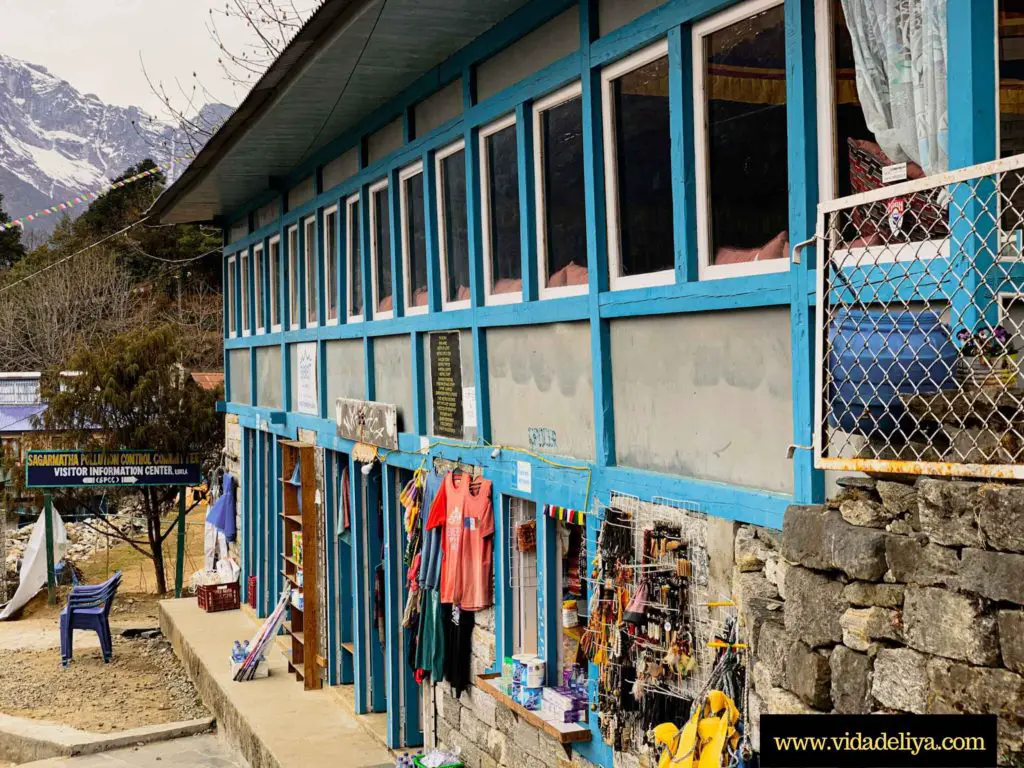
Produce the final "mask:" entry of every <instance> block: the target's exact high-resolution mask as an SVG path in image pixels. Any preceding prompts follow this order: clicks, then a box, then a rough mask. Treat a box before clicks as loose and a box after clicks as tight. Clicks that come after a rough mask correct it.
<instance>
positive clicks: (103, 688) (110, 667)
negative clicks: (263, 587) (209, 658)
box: [0, 508, 209, 768]
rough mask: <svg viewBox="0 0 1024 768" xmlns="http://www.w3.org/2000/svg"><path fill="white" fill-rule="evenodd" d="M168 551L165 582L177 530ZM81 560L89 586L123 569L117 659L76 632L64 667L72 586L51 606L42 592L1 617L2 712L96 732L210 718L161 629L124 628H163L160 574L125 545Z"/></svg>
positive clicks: (189, 552) (190, 563)
mask: <svg viewBox="0 0 1024 768" xmlns="http://www.w3.org/2000/svg"><path fill="white" fill-rule="evenodd" d="M205 516H206V509H205V508H200V509H197V510H195V511H194V512H192V513H191V514H190V515H189V516H188V521H187V531H186V558H185V568H184V577H185V578H184V581H185V588H186V594H187V588H188V579H189V576H191V574H192V573H193V572H194V571H196V570H197V569H198V568H200V567H202V562H203V523H204V520H205ZM164 551H165V557H166V558H167V560H166V574H167V584H168V586H169V587H171V588H172V589H173V585H174V558H175V554H176V540H175V534H172V535H171V536H170V537H168V539H167V541H166V542H165V546H164ZM76 565H77V566H78V567H79V568H80V569H81V570H82V573H83V577H84V580H85V582H86V583H90V584H96V583H98V582H101V581H103V580H105V579H106V578H107V577H108V576H109V575H110V574H112V573H113V572H114V571H116V570H121V571H122V574H123V577H122V583H121V588H120V590H119V591H118V595H117V597H116V598H115V601H114V606H113V609H112V611H111V616H110V624H111V632H112V635H113V640H114V659H113V661H112V662H111V663H109V664H104V663H103V659H102V656H101V655H100V650H99V643H98V641H97V638H96V635H95V633H92V632H76V633H75V642H74V648H75V655H74V660H73V661H72V663H71V665H70V666H69V667H68V668H67V669H63V668H62V667H61V666H60V634H59V623H58V622H59V616H60V611H61V609H62V608H63V606H64V604H65V602H66V599H65V595H66V594H67V591H68V588H66V587H60V588H59V592H58V600H57V605H56V606H50V605H47V602H46V591H45V590H44V591H43V592H42V593H41V594H39V595H37V596H36V598H35V599H34V600H33V601H32V602H31V603H29V604H28V605H27V606H25V608H24V609H23V610H22V611H21V615H20V617H19V618H18V619H17V620H14V621H7V622H0V712H3V713H5V714H8V715H14V716H17V717H28V718H32V719H35V720H50V721H53V722H59V723H63V724H65V725H69V726H72V727H74V728H78V729H81V730H85V731H93V732H97V733H107V732H111V731H122V730H127V729H130V728H138V727H141V726H146V725H157V724H161V723H170V722H175V721H178V720H190V719H193V718H198V717H207V716H208V714H209V713H208V712H207V711H206V709H205V708H204V707H203V705H202V702H201V701H200V700H199V699H198V697H197V695H196V692H195V689H194V688H193V687H192V684H191V683H190V682H189V681H188V678H187V677H186V675H185V672H184V670H183V669H182V667H181V664H180V663H179V662H178V660H177V657H175V655H174V653H173V651H172V650H171V647H170V645H169V644H168V643H167V642H166V641H165V640H164V639H163V638H162V637H158V638H153V639H128V638H124V637H122V636H121V631H122V630H124V629H129V628H131V629H155V628H157V627H159V623H160V622H159V610H158V605H157V604H158V602H159V600H160V598H161V596H160V595H156V594H152V593H151V591H152V590H153V589H154V587H155V581H156V580H155V577H154V574H153V563H152V561H151V560H150V559H149V558H146V557H145V556H143V555H142V554H140V553H138V552H136V551H135V550H134V549H132V548H131V547H129V546H127V545H125V544H119V545H117V546H115V547H113V548H112V549H110V550H109V551H106V552H98V553H97V554H96V555H95V556H94V557H93V558H91V559H89V560H87V561H84V562H80V563H76ZM171 596H172V597H173V593H171ZM0 768H3V763H0Z"/></svg>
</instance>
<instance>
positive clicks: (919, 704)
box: [871, 648, 928, 714]
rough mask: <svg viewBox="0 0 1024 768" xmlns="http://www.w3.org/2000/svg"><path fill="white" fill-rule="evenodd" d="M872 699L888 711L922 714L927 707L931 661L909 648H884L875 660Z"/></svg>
mask: <svg viewBox="0 0 1024 768" xmlns="http://www.w3.org/2000/svg"><path fill="white" fill-rule="evenodd" d="M871 695H872V696H874V698H875V699H876V700H877V701H878V703H879V704H881V705H882V706H883V707H887V708H888V709H897V710H900V711H902V712H914V713H916V714H921V713H923V712H924V711H925V710H926V708H927V706H928V657H927V656H925V655H924V654H923V653H918V652H917V651H914V650H911V649H910V648H883V649H882V650H880V651H879V652H878V655H877V656H876V657H875V669H874V678H873V679H872V681H871Z"/></svg>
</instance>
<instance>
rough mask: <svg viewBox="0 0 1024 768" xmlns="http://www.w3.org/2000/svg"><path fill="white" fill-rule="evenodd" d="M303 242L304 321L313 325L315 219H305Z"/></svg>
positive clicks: (314, 301) (315, 318) (315, 296)
mask: <svg viewBox="0 0 1024 768" xmlns="http://www.w3.org/2000/svg"><path fill="white" fill-rule="evenodd" d="M303 236H304V239H305V242H304V244H303V245H304V247H305V264H304V266H305V269H306V323H307V324H308V325H313V324H315V323H316V321H317V313H316V304H317V301H316V300H317V295H316V219H313V218H308V219H306V226H305V230H304V233H303Z"/></svg>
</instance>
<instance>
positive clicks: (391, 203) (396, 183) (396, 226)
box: [388, 168, 405, 317]
mask: <svg viewBox="0 0 1024 768" xmlns="http://www.w3.org/2000/svg"><path fill="white" fill-rule="evenodd" d="M401 183H402V181H401V179H399V178H398V169H397V168H395V169H393V170H392V171H391V172H390V173H389V174H388V210H389V211H390V215H389V216H388V221H389V222H390V223H391V232H390V235H391V305H392V306H393V307H394V316H395V317H401V316H402V315H404V314H405V291H404V290H403V286H404V284H405V283H404V279H403V277H402V273H403V271H404V270H403V268H402V267H403V264H402V227H404V226H405V223H404V222H403V221H402V190H401V186H400V185H401Z"/></svg>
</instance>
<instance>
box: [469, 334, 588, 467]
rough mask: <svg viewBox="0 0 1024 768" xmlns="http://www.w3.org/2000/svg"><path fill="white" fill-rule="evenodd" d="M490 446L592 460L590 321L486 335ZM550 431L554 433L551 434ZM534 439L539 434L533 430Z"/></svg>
mask: <svg viewBox="0 0 1024 768" xmlns="http://www.w3.org/2000/svg"><path fill="white" fill-rule="evenodd" d="M487 365H488V370H489V372H490V397H491V432H492V442H494V443H497V444H502V445H515V446H523V447H527V448H529V447H530V430H531V429H534V430H538V429H540V430H545V432H544V434H545V435H548V437H549V438H553V444H552V441H551V440H545V441H544V444H543V445H537V446H536V450H543V451H545V452H548V453H559V454H563V455H568V456H576V457H579V458H582V459H592V458H593V457H594V387H593V379H592V377H591V363H590V327H589V325H588V324H587V323H555V324H552V325H539V326H534V327H531V328H495V329H493V330H489V331H487ZM546 430H550V432H547V431H546ZM534 434H535V435H536V434H537V433H536V432H534Z"/></svg>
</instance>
